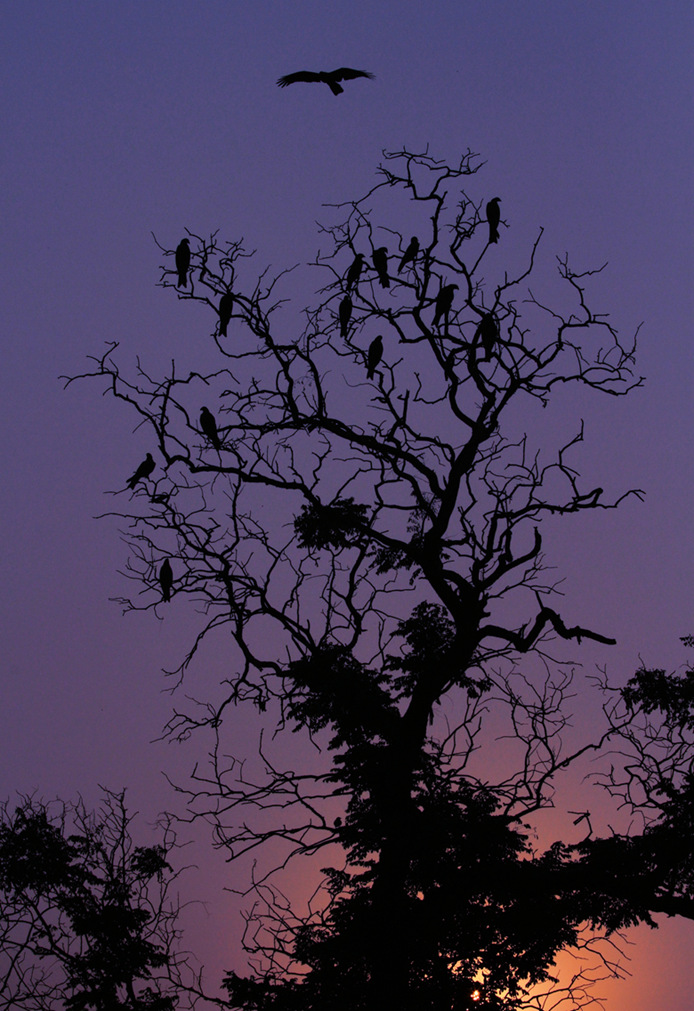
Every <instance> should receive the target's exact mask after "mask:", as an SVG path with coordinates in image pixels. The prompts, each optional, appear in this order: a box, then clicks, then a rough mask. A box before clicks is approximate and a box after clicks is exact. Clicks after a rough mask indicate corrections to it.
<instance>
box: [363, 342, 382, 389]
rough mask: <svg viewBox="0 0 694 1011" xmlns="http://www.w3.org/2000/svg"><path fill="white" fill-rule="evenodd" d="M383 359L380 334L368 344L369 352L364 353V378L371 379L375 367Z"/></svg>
mask: <svg viewBox="0 0 694 1011" xmlns="http://www.w3.org/2000/svg"><path fill="white" fill-rule="evenodd" d="M381 358H383V337H382V336H381V334H379V335H378V337H374V339H373V340H372V341H371V343H370V344H369V350H368V351H367V353H366V378H367V379H373V377H374V372H375V371H376V366H377V365H378V364H379V362H380V361H381Z"/></svg>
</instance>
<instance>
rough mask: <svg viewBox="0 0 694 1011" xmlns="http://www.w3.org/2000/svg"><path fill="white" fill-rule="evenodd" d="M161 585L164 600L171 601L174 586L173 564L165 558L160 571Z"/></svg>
mask: <svg viewBox="0 0 694 1011" xmlns="http://www.w3.org/2000/svg"><path fill="white" fill-rule="evenodd" d="M159 585H160V586H161V596H162V600H165V601H167V602H168V601H169V600H171V587H172V586H173V570H172V568H171V562H170V561H169V559H168V558H165V559H164V561H163V562H162V564H161V568H160V569H159Z"/></svg>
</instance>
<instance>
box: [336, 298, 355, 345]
mask: <svg viewBox="0 0 694 1011" xmlns="http://www.w3.org/2000/svg"><path fill="white" fill-rule="evenodd" d="M337 315H338V318H339V320H340V336H341V337H346V336H347V330H348V327H349V321H350V319H351V318H352V299H351V298H350V297H349V295H345V297H344V298H343V299H342V301H341V302H340V308H339V309H338V310H337Z"/></svg>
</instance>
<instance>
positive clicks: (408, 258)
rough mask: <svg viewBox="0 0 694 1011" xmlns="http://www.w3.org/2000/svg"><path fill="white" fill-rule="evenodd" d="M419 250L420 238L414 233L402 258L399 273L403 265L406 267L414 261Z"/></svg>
mask: <svg viewBox="0 0 694 1011" xmlns="http://www.w3.org/2000/svg"><path fill="white" fill-rule="evenodd" d="M418 252H419V239H418V238H417V236H416V235H413V236H412V238H411V239H410V244H409V246H408V247H407V249H406V250H405V252H404V254H403V257H402V260H400V266H399V267H398V274H399V273H400V271H401V270H402V268H403V267H406V266H407V264H408V263H414V261H415V258H416V256H417V253H418Z"/></svg>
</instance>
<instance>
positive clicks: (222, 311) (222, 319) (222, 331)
mask: <svg viewBox="0 0 694 1011" xmlns="http://www.w3.org/2000/svg"><path fill="white" fill-rule="evenodd" d="M233 308H234V296H233V295H232V294H231V292H230V291H228V292H226V294H225V295H222V297H221V298H220V300H219V336H220V337H226V335H227V327H228V326H229V320H230V319H231V313H232V310H233Z"/></svg>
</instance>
